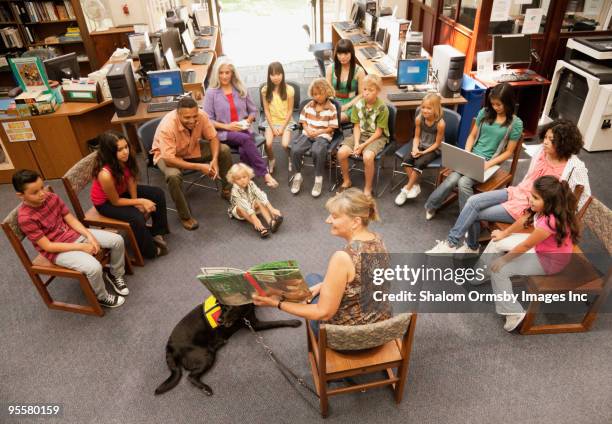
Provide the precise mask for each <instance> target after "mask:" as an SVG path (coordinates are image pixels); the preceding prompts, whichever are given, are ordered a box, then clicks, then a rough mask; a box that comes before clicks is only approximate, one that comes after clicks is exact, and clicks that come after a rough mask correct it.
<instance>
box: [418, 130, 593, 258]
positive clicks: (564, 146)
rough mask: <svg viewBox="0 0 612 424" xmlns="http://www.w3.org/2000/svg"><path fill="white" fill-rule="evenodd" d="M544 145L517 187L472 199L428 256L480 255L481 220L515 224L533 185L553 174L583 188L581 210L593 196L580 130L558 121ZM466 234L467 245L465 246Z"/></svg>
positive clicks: (543, 133) (544, 137) (544, 138)
mask: <svg viewBox="0 0 612 424" xmlns="http://www.w3.org/2000/svg"><path fill="white" fill-rule="evenodd" d="M540 137H541V138H542V145H541V147H540V148H539V149H538V151H537V152H536V153H535V154H534V156H533V159H532V160H531V164H530V165H529V169H528V170H527V174H526V175H525V177H524V178H523V180H522V181H521V182H520V183H519V184H518V185H517V186H514V187H508V188H504V189H501V190H493V191H488V192H485V193H480V194H475V195H473V196H471V197H470V198H469V199H468V200H467V202H466V203H465V206H464V207H463V209H462V210H461V213H460V214H459V217H458V218H457V221H456V222H455V225H453V228H451V230H450V232H449V233H448V236H447V239H446V240H442V241H438V242H437V244H436V246H435V247H434V248H432V249H431V250H428V251H427V252H426V253H427V254H451V253H467V254H477V253H478V247H479V245H478V239H479V236H480V221H493V222H495V221H497V222H506V223H513V222H514V221H516V220H517V219H519V218H520V217H521V215H522V213H523V211H524V210H525V209H527V208H528V207H529V193H530V192H531V187H532V186H533V182H534V181H535V180H536V179H538V178H540V177H542V176H544V175H550V176H553V177H555V178H557V179H559V180H564V181H567V182H568V184H569V186H570V188H571V189H572V191H573V190H574V189H575V188H576V186H577V185H581V186H582V187H583V189H584V190H583V193H582V197H581V198H580V199H579V202H578V207H579V208H581V207H582V206H583V205H584V204H585V202H586V199H587V198H588V197H589V196H590V194H591V189H590V186H589V178H588V172H587V169H586V167H585V166H584V163H583V162H582V161H581V160H580V159H578V157H577V156H576V155H577V154H578V153H579V152H580V149H581V148H582V145H583V140H582V134H580V130H579V129H578V127H576V124H574V123H573V122H571V121H567V120H557V121H554V122H552V123H550V124H548V125H547V126H545V127H544V128H543V129H542V130H541V132H540ZM466 233H467V244H466V245H463V246H462V243H463V239H464V237H465V234H466Z"/></svg>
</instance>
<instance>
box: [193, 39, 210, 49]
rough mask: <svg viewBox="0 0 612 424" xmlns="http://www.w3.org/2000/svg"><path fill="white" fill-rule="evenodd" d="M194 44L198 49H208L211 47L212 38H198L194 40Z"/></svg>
mask: <svg viewBox="0 0 612 424" xmlns="http://www.w3.org/2000/svg"><path fill="white" fill-rule="evenodd" d="M193 46H194V47H195V48H196V49H207V48H209V47H210V39H208V38H196V39H195V40H194V42H193Z"/></svg>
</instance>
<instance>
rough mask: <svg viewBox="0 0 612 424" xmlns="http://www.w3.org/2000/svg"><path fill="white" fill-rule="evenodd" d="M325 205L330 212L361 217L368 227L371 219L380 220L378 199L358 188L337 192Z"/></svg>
mask: <svg viewBox="0 0 612 424" xmlns="http://www.w3.org/2000/svg"><path fill="white" fill-rule="evenodd" d="M325 207H326V208H327V210H328V211H329V213H340V214H344V215H348V216H350V217H351V218H361V223H362V225H363V226H364V227H367V226H368V224H369V223H370V221H379V220H380V217H379V216H378V208H377V206H376V201H375V200H374V199H373V198H372V197H371V196H366V195H365V194H364V192H363V191H361V190H359V189H357V188H349V189H348V190H345V191H343V192H342V193H339V194H336V195H335V196H334V197H332V198H331V199H329V200H328V201H327V203H326V204H325Z"/></svg>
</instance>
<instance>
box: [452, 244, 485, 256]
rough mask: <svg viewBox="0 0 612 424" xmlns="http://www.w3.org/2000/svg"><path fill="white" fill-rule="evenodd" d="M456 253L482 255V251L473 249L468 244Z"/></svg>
mask: <svg viewBox="0 0 612 424" xmlns="http://www.w3.org/2000/svg"><path fill="white" fill-rule="evenodd" d="M455 253H459V254H463V255H478V254H479V253H480V249H478V248H476V249H472V248H470V246H468V245H467V244H463V246H461V247H459V248H458V249H457V251H456V252H455Z"/></svg>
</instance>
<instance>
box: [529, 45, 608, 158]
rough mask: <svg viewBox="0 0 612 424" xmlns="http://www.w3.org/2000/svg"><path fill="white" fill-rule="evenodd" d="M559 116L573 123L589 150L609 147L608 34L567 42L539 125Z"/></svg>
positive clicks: (558, 62)
mask: <svg viewBox="0 0 612 424" xmlns="http://www.w3.org/2000/svg"><path fill="white" fill-rule="evenodd" d="M560 118H564V119H569V120H570V121H572V122H574V123H576V125H577V126H578V128H579V129H580V132H581V133H582V136H583V137H584V148H585V149H586V150H588V151H589V152H594V151H601V150H612V36H604V37H585V38H570V39H569V40H568V41H567V49H566V52H565V57H564V58H563V60H558V61H557V65H556V66H555V72H554V74H553V78H552V80H551V85H550V89H549V91H548V97H547V98H546V104H545V105H544V111H543V113H542V118H541V119H540V125H545V124H547V123H549V122H550V121H552V120H555V119H560Z"/></svg>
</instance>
